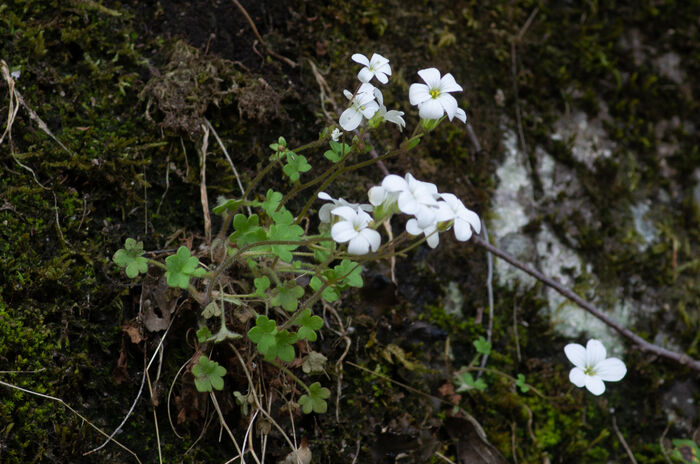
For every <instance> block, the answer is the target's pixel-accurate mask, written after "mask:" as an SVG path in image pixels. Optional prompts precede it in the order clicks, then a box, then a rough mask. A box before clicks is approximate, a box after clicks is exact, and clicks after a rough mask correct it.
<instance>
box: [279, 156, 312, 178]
mask: <svg viewBox="0 0 700 464" xmlns="http://www.w3.org/2000/svg"><path fill="white" fill-rule="evenodd" d="M310 169H311V165H310V164H309V163H308V162H307V161H306V157H305V156H304V155H297V154H296V153H294V152H287V163H286V164H285V165H284V167H283V168H282V171H283V172H284V173H285V174H286V175H287V177H289V180H291V181H292V182H296V181H298V180H299V173H300V172H307V171H309V170H310Z"/></svg>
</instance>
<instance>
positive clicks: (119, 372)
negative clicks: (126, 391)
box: [112, 346, 130, 385]
mask: <svg viewBox="0 0 700 464" xmlns="http://www.w3.org/2000/svg"><path fill="white" fill-rule="evenodd" d="M126 364H127V363H126V351H125V350H124V347H123V346H122V349H121V351H120V353H119V359H118V360H117V366H116V367H115V368H114V370H113V371H112V377H113V378H114V383H116V384H117V385H119V384H121V383H124V382H128V381H129V380H130V377H129V373H128V372H127V370H126Z"/></svg>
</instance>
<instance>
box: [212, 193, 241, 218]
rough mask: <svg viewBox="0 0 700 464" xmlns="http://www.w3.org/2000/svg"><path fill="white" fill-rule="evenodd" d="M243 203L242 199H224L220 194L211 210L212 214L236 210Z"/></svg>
mask: <svg viewBox="0 0 700 464" xmlns="http://www.w3.org/2000/svg"><path fill="white" fill-rule="evenodd" d="M243 203H244V202H243V200H233V199H226V198H225V197H223V196H220V197H219V198H218V200H217V205H216V206H215V207H214V209H213V210H212V211H214V214H226V213H230V212H232V211H236V210H237V209H238V208H239V207H240V206H241V205H242V204H243Z"/></svg>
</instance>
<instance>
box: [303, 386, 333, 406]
mask: <svg viewBox="0 0 700 464" xmlns="http://www.w3.org/2000/svg"><path fill="white" fill-rule="evenodd" d="M308 393H309V394H308V395H301V397H300V398H299V405H301V410H302V411H304V414H309V413H310V412H311V411H313V412H316V413H319V414H323V413H325V412H326V411H327V410H328V404H327V403H326V400H327V399H328V398H330V396H331V391H330V390H329V389H327V388H326V387H322V386H321V384H320V383H319V382H314V383H312V384H311V385H309V392H308Z"/></svg>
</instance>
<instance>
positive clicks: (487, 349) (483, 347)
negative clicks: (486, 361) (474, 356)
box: [472, 337, 491, 355]
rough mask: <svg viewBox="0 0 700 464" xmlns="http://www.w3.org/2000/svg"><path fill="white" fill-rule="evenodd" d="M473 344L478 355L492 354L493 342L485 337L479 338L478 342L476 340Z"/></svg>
mask: <svg viewBox="0 0 700 464" xmlns="http://www.w3.org/2000/svg"><path fill="white" fill-rule="evenodd" d="M472 343H473V344H474V348H476V351H477V353H479V354H483V355H489V354H491V342H489V341H488V340H486V339H485V338H484V337H479V339H478V340H474V341H473V342H472Z"/></svg>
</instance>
